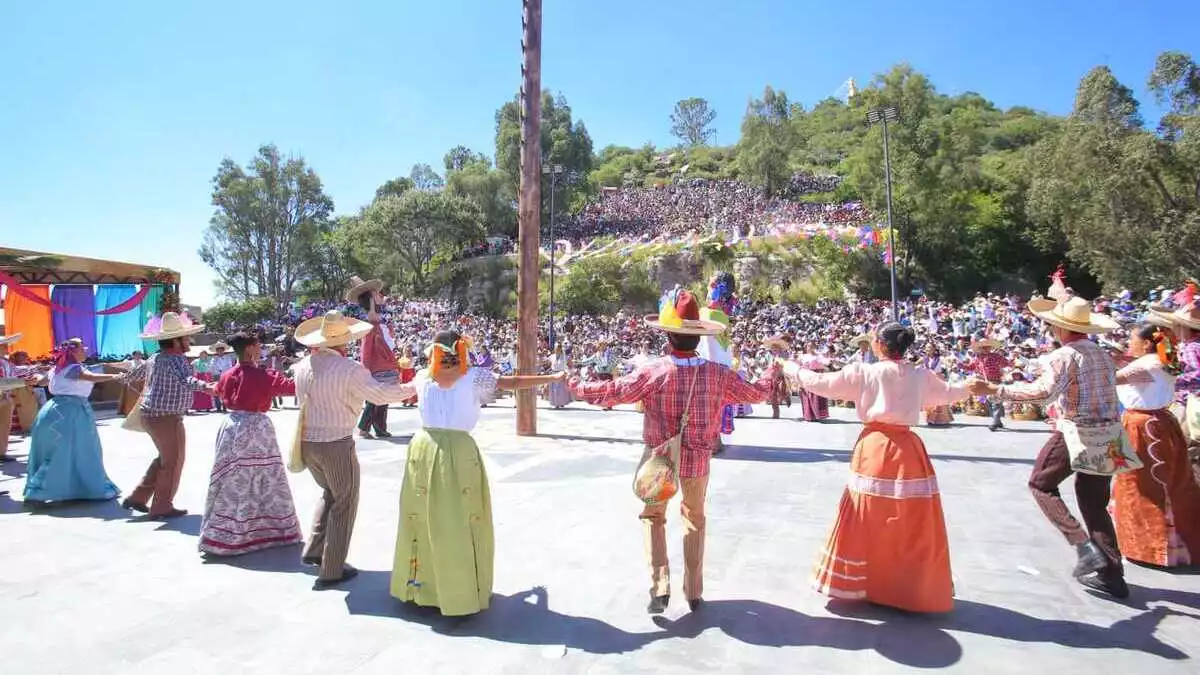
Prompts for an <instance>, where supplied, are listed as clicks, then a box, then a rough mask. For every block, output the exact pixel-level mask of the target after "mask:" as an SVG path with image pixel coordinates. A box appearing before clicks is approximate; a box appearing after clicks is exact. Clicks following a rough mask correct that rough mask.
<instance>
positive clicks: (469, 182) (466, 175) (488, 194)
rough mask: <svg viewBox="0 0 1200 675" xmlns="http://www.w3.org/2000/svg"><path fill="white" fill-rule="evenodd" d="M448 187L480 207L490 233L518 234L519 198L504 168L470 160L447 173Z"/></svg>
mask: <svg viewBox="0 0 1200 675" xmlns="http://www.w3.org/2000/svg"><path fill="white" fill-rule="evenodd" d="M446 191H447V192H448V193H450V194H451V195H455V196H458V197H462V198H463V199H467V200H469V201H470V202H472V203H473V204H475V206H476V207H478V208H479V210H480V213H482V214H483V223H484V230H485V231H486V233H487V234H488V235H502V236H515V235H516V234H517V210H516V201H515V199H514V195H513V194H512V193H511V192H510V191H509V184H508V178H507V176H505V175H504V172H503V171H499V170H497V169H493V168H491V167H490V166H489V165H488V163H486V162H483V161H475V162H471V163H468V164H466V165H464V166H463V168H461V169H458V170H455V171H451V172H450V173H449V174H448V175H447V177H446Z"/></svg>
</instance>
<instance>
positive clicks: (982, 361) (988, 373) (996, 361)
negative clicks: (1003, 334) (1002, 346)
mask: <svg viewBox="0 0 1200 675" xmlns="http://www.w3.org/2000/svg"><path fill="white" fill-rule="evenodd" d="M1007 367H1008V359H1006V358H1004V355H1003V354H997V353H996V352H988V353H987V354H980V355H979V356H978V357H976V358H975V362H974V364H973V368H974V370H975V373H976V374H978V375H979V376H980V377H982V378H983V379H985V380H987V381H988V382H991V383H993V384H998V383H999V382H1000V380H1003V379H1004V369H1005V368H1007Z"/></svg>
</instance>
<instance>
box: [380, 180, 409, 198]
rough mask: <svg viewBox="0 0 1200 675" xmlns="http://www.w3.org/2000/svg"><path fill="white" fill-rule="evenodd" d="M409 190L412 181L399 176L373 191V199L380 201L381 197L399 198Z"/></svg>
mask: <svg viewBox="0 0 1200 675" xmlns="http://www.w3.org/2000/svg"><path fill="white" fill-rule="evenodd" d="M411 189H413V182H412V179H411V178H406V177H404V176H400V177H398V178H393V179H391V180H389V181H387V182H386V183H384V184H383V185H380V186H379V187H378V188H377V189H376V190H375V198H376V199H381V198H383V197H399V196H400V195H402V194H404V193H405V192H408V191H409V190H411Z"/></svg>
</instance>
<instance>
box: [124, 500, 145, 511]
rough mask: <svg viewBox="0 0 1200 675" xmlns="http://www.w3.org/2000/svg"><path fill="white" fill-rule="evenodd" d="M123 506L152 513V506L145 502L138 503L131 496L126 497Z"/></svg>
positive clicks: (131, 509)
mask: <svg viewBox="0 0 1200 675" xmlns="http://www.w3.org/2000/svg"><path fill="white" fill-rule="evenodd" d="M121 508H123V509H128V510H130V511H137V512H138V513H150V507H148V506H146V505H145V504H138V503H137V502H135V501H133V500H132V499H129V498H126V499H125V500H124V501H122V502H121Z"/></svg>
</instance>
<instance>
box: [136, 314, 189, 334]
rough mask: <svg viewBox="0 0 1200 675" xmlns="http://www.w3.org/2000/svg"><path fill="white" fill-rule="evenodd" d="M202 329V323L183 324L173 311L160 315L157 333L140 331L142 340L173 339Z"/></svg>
mask: <svg viewBox="0 0 1200 675" xmlns="http://www.w3.org/2000/svg"><path fill="white" fill-rule="evenodd" d="M203 331H204V324H202V323H201V324H190V325H189V324H185V323H184V322H183V320H182V319H180V318H179V315H178V314H176V313H175V312H167V313H165V314H163V315H162V325H161V327H160V328H159V330H158V332H157V333H142V335H141V338H142V339H143V340H174V339H175V338H181V337H187V336H189V335H195V334H196V333H200V332H203Z"/></svg>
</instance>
